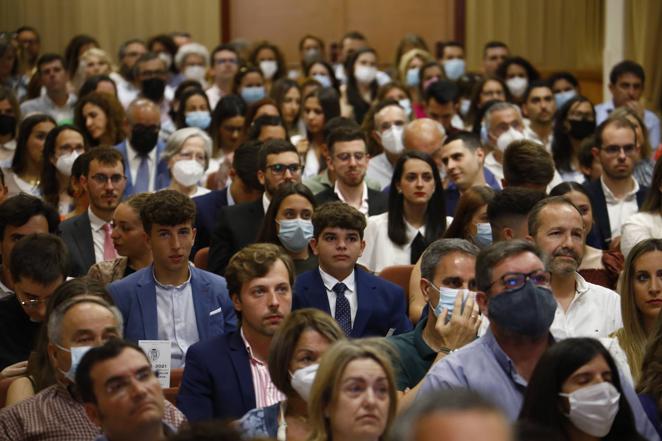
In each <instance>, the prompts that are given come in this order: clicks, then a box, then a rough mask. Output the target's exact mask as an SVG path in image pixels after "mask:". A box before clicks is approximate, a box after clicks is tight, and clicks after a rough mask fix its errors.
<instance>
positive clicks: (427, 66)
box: [412, 59, 446, 118]
mask: <svg viewBox="0 0 662 441" xmlns="http://www.w3.org/2000/svg"><path fill="white" fill-rule="evenodd" d="M445 78H446V73H445V72H444V69H443V68H442V67H441V65H440V64H439V63H438V62H437V60H434V59H432V60H429V61H427V62H425V63H423V65H422V66H421V68H420V69H419V71H418V87H417V90H418V94H419V96H420V97H423V96H425V89H427V88H428V86H429V85H430V84H432V83H434V82H435V81H439V80H443V79H445ZM412 107H413V109H414V115H415V117H416V118H425V117H426V116H427V115H426V113H425V104H424V103H419V104H418V105H413V106H412Z"/></svg>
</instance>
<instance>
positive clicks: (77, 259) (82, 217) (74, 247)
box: [60, 211, 96, 277]
mask: <svg viewBox="0 0 662 441" xmlns="http://www.w3.org/2000/svg"><path fill="white" fill-rule="evenodd" d="M60 236H61V237H62V240H63V241H64V243H65V245H66V246H67V248H68V249H69V261H70V262H71V265H70V268H71V276H72V277H80V276H84V275H86V274H87V271H88V270H89V269H90V267H91V266H92V265H94V263H95V262H96V257H95V255H94V241H93V240H92V226H91V225H90V216H89V215H88V213H87V211H85V213H83V214H79V215H78V216H75V217H72V218H71V219H67V220H66V221H64V222H62V223H61V224H60Z"/></svg>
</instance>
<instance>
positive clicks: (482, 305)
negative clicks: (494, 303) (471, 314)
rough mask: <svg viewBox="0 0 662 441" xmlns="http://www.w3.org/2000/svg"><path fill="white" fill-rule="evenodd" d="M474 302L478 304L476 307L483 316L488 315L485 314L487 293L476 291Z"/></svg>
mask: <svg viewBox="0 0 662 441" xmlns="http://www.w3.org/2000/svg"><path fill="white" fill-rule="evenodd" d="M476 303H477V304H478V308H479V309H480V313H481V314H483V315H484V316H485V317H488V315H487V294H485V293H484V292H483V291H478V292H477V293H476ZM488 318H489V317H488Z"/></svg>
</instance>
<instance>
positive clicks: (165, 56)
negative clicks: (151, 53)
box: [159, 52, 172, 70]
mask: <svg viewBox="0 0 662 441" xmlns="http://www.w3.org/2000/svg"><path fill="white" fill-rule="evenodd" d="M159 59H160V60H163V62H164V63H165V64H166V70H167V69H170V66H171V65H172V55H170V54H169V53H168V52H159Z"/></svg>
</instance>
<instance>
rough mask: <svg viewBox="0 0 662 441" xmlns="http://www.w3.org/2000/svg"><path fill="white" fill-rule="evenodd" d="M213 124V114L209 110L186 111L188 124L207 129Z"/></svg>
mask: <svg viewBox="0 0 662 441" xmlns="http://www.w3.org/2000/svg"><path fill="white" fill-rule="evenodd" d="M209 124H211V115H210V114H209V112H208V111H207V110H200V111H198V112H186V125H187V126H188V127H197V128H199V129H202V130H205V129H207V127H209Z"/></svg>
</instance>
